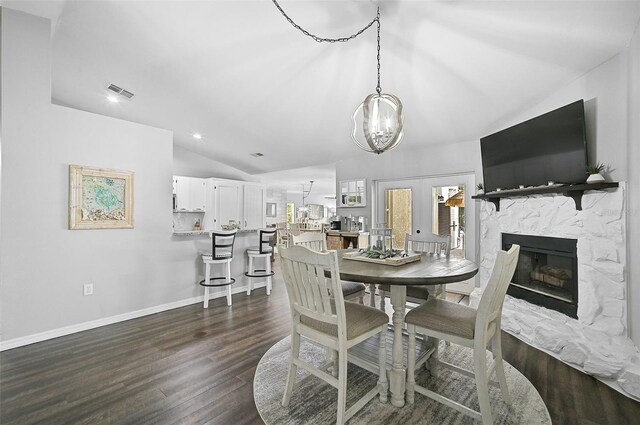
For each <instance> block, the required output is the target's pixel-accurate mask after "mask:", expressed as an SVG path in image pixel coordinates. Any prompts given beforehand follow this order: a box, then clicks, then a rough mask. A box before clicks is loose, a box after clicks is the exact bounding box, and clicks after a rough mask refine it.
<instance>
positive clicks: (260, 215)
mask: <svg viewBox="0 0 640 425" xmlns="http://www.w3.org/2000/svg"><path fill="white" fill-rule="evenodd" d="M266 192H267V190H266V187H265V186H264V185H263V184H251V183H245V184H244V185H243V196H242V199H243V213H244V214H243V215H244V228H245V229H259V228H262V227H265V225H266V208H265V206H266V199H265V198H266V195H267V193H266Z"/></svg>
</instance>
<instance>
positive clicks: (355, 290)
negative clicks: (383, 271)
mask: <svg viewBox="0 0 640 425" xmlns="http://www.w3.org/2000/svg"><path fill="white" fill-rule="evenodd" d="M292 241H293V244H294V245H300V246H305V247H307V248H309V249H312V250H314V251H319V252H327V235H325V234H324V233H322V232H304V233H300V234H299V235H297V236H296V235H293V236H292ZM340 287H341V288H342V295H343V296H344V299H345V300H349V301H351V300H358V302H359V303H360V304H364V294H365V289H366V287H365V286H364V284H363V283H360V282H349V281H344V280H343V281H340ZM372 296H373V295H372Z"/></svg>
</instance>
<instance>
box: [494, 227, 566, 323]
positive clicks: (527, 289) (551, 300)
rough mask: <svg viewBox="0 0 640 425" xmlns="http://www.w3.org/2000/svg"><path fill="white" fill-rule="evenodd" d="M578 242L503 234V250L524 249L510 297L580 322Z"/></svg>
mask: <svg viewBox="0 0 640 425" xmlns="http://www.w3.org/2000/svg"><path fill="white" fill-rule="evenodd" d="M577 242H578V241H577V240H576V239H564V238H552V237H547V236H533V235H520V234H512V233H502V248H503V249H504V250H508V249H509V248H511V245H513V244H518V245H520V257H519V259H518V265H517V267H516V271H515V273H514V276H513V279H512V281H511V284H510V285H509V289H508V290H507V293H508V294H509V295H511V296H513V297H516V298H521V299H524V300H526V301H528V302H530V303H532V304H537V305H540V306H542V307H546V308H549V309H551V310H556V311H559V312H561V313H564V314H566V315H567V316H570V317H573V318H575V319H577V318H578V256H577V249H576V248H577Z"/></svg>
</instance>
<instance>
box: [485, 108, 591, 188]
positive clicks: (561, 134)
mask: <svg viewBox="0 0 640 425" xmlns="http://www.w3.org/2000/svg"><path fill="white" fill-rule="evenodd" d="M480 150H481V152H482V170H483V174H484V187H485V192H493V191H495V190H496V189H498V188H500V189H513V188H517V187H519V186H520V185H523V186H526V187H528V186H541V185H546V184H548V182H550V181H552V182H554V183H564V184H574V183H584V182H585V181H586V179H587V174H586V166H587V138H586V134H585V119H584V101H583V100H582V99H581V100H578V101H576V102H573V103H571V104H569V105H566V106H563V107H562V108H558V109H556V110H553V111H551V112H547V113H546V114H543V115H540V116H539V117H536V118H532V119H530V120H528V121H525V122H523V123H520V124H517V125H514V126H513V127H509V128H507V129H504V130H502V131H499V132H497V133H494V134H491V135H489V136H486V137H483V138H482V139H480Z"/></svg>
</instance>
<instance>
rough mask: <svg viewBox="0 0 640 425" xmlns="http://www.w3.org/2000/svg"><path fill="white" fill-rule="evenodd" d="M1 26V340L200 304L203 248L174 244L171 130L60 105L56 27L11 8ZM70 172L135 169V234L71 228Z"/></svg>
mask: <svg viewBox="0 0 640 425" xmlns="http://www.w3.org/2000/svg"><path fill="white" fill-rule="evenodd" d="M1 30H2V38H1V43H2V45H1V55H2V56H1V66H2V83H1V86H2V88H3V90H2V119H1V122H2V132H1V136H0V137H1V140H2V168H1V172H2V179H1V182H2V188H1V193H2V202H1V213H0V216H1V217H2V222H1V223H0V257H1V258H2V268H1V269H0V280H1V288H2V296H1V298H0V309H1V323H2V335H1V340H2V341H4V342H6V341H8V340H13V341H15V340H16V339H20V338H22V339H24V338H27V339H28V337H30V336H33V335H37V334H40V335H43V334H46V333H47V332H52V331H55V330H56V329H61V328H65V327H72V326H74V325H78V324H82V323H87V322H92V321H94V322H95V321H99V320H101V319H105V318H109V317H112V316H117V315H123V314H127V313H131V312H135V311H138V310H144V309H149V308H152V307H156V306H160V305H163V304H167V303H175V302H178V301H182V302H186V303H189V302H193V301H192V300H191V299H192V298H193V297H196V296H197V295H200V292H201V291H200V290H199V287H197V286H196V285H195V283H194V282H195V274H196V265H197V260H196V254H195V252H196V251H195V249H196V248H195V247H194V241H193V240H174V241H172V236H171V231H172V229H171V223H172V212H171V207H170V203H169V199H170V197H171V176H172V166H173V153H172V134H171V132H169V131H166V130H161V129H156V128H151V127H147V126H143V125H138V124H134V123H130V122H125V121H120V120H117V119H113V118H108V117H104V116H100V115H95V114H91V113H87V112H83V111H77V110H73V109H69V108H65V107H61V106H56V105H51V102H50V100H51V94H50V93H51V90H50V84H51V76H50V70H51V60H50V59H51V58H50V35H51V28H50V22H49V21H48V20H45V19H42V18H37V17H34V16H30V15H27V14H24V13H21V12H16V11H14V10H11V9H6V8H3V10H2V25H1ZM69 164H80V165H87V166H96V167H104V168H114V169H120V170H129V171H133V172H135V178H134V188H135V189H134V196H135V204H134V205H135V206H134V220H135V221H134V225H135V228H134V229H118V230H73V231H72V230H68V228H67V226H68V224H67V211H68V191H69V189H68V185H69V183H68V182H69V174H68V167H69ZM85 283H93V284H94V292H95V294H94V295H93V296H88V297H83V296H82V286H83V284H85ZM185 300H186V301H185ZM3 345H4V346H6V344H3ZM9 345H11V344H9Z"/></svg>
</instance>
